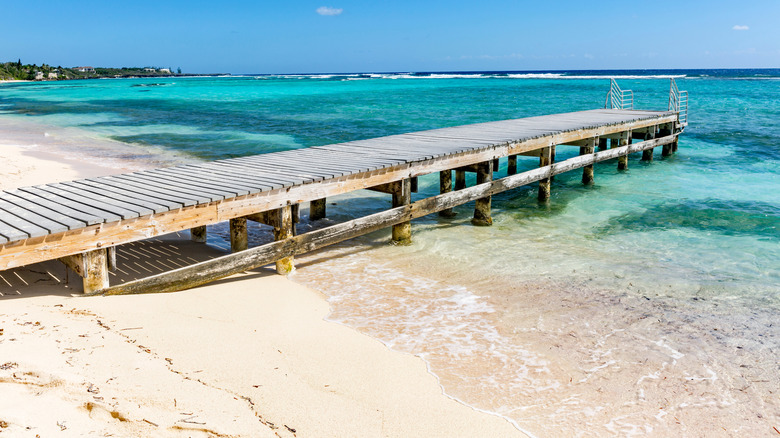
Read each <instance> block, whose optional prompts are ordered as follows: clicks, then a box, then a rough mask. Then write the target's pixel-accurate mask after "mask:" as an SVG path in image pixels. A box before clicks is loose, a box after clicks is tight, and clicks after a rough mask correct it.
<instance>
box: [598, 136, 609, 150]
mask: <svg viewBox="0 0 780 438" xmlns="http://www.w3.org/2000/svg"><path fill="white" fill-rule="evenodd" d="M607 140H609V139H607V138H599V150H600V151H606V150H607Z"/></svg>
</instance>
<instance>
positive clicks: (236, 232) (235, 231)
mask: <svg viewBox="0 0 780 438" xmlns="http://www.w3.org/2000/svg"><path fill="white" fill-rule="evenodd" d="M247 248H249V234H248V233H247V230H246V218H245V217H237V218H233V219H230V250H231V251H232V252H238V251H244V250H245V249H247Z"/></svg>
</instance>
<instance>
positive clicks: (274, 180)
mask: <svg viewBox="0 0 780 438" xmlns="http://www.w3.org/2000/svg"><path fill="white" fill-rule="evenodd" d="M197 167H198V168H200V169H203V170H204V171H207V172H212V173H214V174H221V175H222V174H224V175H233V177H234V178H243V179H246V180H247V182H250V183H251V184H253V185H255V186H257V187H260V188H261V191H265V190H273V189H274V188H278V187H277V185H278V181H280V180H283V179H285V180H291V181H294V182H295V183H297V184H307V183H310V182H314V181H321V180H322V178H321V177H320V178H313V177H308V176H303V175H298V174H295V173H291V172H281V171H279V170H276V169H267V170H262V171H261V170H259V169H257V168H255V167H249V166H246V165H239V164H235V163H205V164H201V165H197Z"/></svg>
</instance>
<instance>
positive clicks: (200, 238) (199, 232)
mask: <svg viewBox="0 0 780 438" xmlns="http://www.w3.org/2000/svg"><path fill="white" fill-rule="evenodd" d="M190 239H192V241H193V242H198V243H205V242H206V226H205V225H204V226H202V227H195V228H190Z"/></svg>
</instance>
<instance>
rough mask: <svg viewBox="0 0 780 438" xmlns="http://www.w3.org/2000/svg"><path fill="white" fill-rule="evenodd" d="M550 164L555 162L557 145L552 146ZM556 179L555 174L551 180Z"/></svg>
mask: <svg viewBox="0 0 780 438" xmlns="http://www.w3.org/2000/svg"><path fill="white" fill-rule="evenodd" d="M549 164H555V146H550V163H549ZM553 181H555V176H554V175H553V176H551V177H550V182H551V183H552V182H553Z"/></svg>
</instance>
